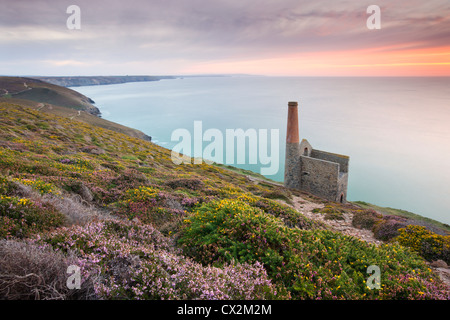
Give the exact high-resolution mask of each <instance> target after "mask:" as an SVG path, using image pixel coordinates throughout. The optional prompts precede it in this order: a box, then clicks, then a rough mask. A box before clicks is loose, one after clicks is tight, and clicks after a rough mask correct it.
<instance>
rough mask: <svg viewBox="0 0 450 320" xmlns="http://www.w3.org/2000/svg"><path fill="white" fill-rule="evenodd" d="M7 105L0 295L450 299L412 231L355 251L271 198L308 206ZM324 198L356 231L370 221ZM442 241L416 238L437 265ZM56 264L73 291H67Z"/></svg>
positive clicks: (356, 243) (31, 107)
mask: <svg viewBox="0 0 450 320" xmlns="http://www.w3.org/2000/svg"><path fill="white" fill-rule="evenodd" d="M16 102H17V101H14V100H12V99H3V100H2V101H0V195H1V196H0V238H1V239H2V240H0V296H1V297H2V298H6V299H448V298H449V292H448V288H447V287H446V286H445V285H444V284H443V283H442V282H441V281H440V279H439V277H438V276H437V275H436V274H435V273H434V272H433V271H432V269H430V268H429V265H428V264H427V261H426V260H425V258H428V259H430V257H425V258H424V256H423V255H422V253H423V251H421V249H422V247H421V245H420V241H422V238H421V235H422V234H421V233H419V232H418V230H415V229H411V228H410V229H407V228H404V229H402V231H401V232H403V233H401V232H400V233H401V234H402V235H404V234H405V232H406V233H408V235H411V234H412V235H417V237H414V239H415V240H414V241H415V242H414V243H413V244H411V243H408V242H407V241H403V242H402V241H401V240H402V239H403V240H405V238H406V240H410V239H412V238H413V237H411V236H407V237H403V238H402V237H401V236H396V237H394V238H391V239H389V241H388V242H386V243H385V244H383V245H380V246H376V245H373V244H368V243H366V242H364V241H362V240H359V239H357V238H353V237H350V236H345V235H343V234H341V233H338V232H333V231H330V230H327V228H326V227H325V226H324V225H321V224H319V223H317V222H314V221H312V220H310V219H308V218H306V217H305V216H303V215H302V214H300V213H299V212H297V211H296V210H295V209H293V208H292V207H291V206H289V205H287V204H284V203H283V202H289V200H290V198H291V197H292V194H293V193H294V194H298V195H300V194H301V196H302V197H304V198H305V199H309V200H311V201H323V200H321V199H318V198H315V197H313V196H311V195H308V194H304V193H299V192H298V191H294V190H288V189H285V188H284V187H282V186H279V185H277V184H274V183H271V182H270V181H262V180H258V179H254V178H249V177H248V176H247V175H245V174H241V173H240V172H235V171H232V170H228V169H227V168H224V167H222V166H216V165H207V164H201V165H197V164H196V165H194V164H182V165H175V164H173V162H172V161H171V154H170V151H169V150H167V149H164V148H162V147H159V146H157V145H155V144H153V143H151V142H150V141H145V140H144V139H140V138H137V137H133V136H130V135H126V134H124V133H123V132H117V131H112V130H110V129H106V128H103V127H100V126H97V125H93V124H89V123H87V122H83V121H79V120H78V119H77V118H76V117H75V118H74V117H68V116H67V115H65V114H64V113H61V114H53V113H49V112H43V111H42V109H39V107H37V106H36V104H34V103H31V102H29V103H28V105H27V103H26V102H25V101H24V100H23V101H21V103H16ZM324 202H325V203H326V204H327V208H334V209H336V210H338V212H342V211H345V210H354V211H355V216H356V213H358V214H357V216H358V217H360V218H361V217H362V218H361V219H360V220H359V223H361V224H362V223H364V222H367V221H368V220H370V219H367V217H372V216H371V214H370V212H371V211H366V210H363V209H361V208H358V207H354V206H341V205H340V204H336V203H328V202H326V201H324ZM376 219H378V220H380V219H379V217H376ZM370 221H371V222H372V223H376V221H375V220H370ZM374 221H375V222H374ZM416 231H417V233H415V232H416ZM433 237H434V234H433ZM441 237H442V238H438V237H437V235H436V237H435V239H437V240H436V241H438V240H439V241H441V240H442V241H443V242H442V243H440V242H439V243H438V242H432V241H434V240H429V239H430V238H429V237H428V238H426V239H427V241H428V242H427V244H429V245H430V246H431V247H430V248H429V249H430V250H431V251H432V250H434V251H432V252H434V253H436V254H440V256H439V257H442V258H444V259H445V257H446V256H445V254H446V252H447V253H448V251H445V250H448V247H446V246H447V245H448V242H446V241H448V236H447V238H446V236H441ZM397 238H399V239H400V240H399V241H396V240H395V239H397ZM430 241H431V242H430ZM441 245H442V246H441ZM433 246H434V247H433ZM433 248H434V249H433ZM438 250H440V251H439V252H438ZM431 251H430V252H431ZM435 257H436V255H435V256H433V257H432V258H435ZM69 266H72V267H73V266H74V267H75V269H76V270H79V271H80V272H81V283H80V287H77V286H75V288H73V287H72V288H70V287H68V286H67V276H68V274H67V270H68V269H67V268H68V267H69ZM369 266H377V267H378V268H379V269H380V271H381V278H380V279H381V283H379V286H378V284H377V283H373V282H371V278H370V274H369V273H368V267H369ZM77 268H79V269H77ZM70 270H72V269H70Z"/></svg>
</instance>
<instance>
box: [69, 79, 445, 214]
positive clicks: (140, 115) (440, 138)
mask: <svg viewBox="0 0 450 320" xmlns="http://www.w3.org/2000/svg"><path fill="white" fill-rule="evenodd" d="M72 89H73V90H76V91H78V92H80V93H82V94H84V95H86V96H88V97H89V98H91V99H93V100H94V101H95V103H96V106H97V107H98V108H99V109H100V111H101V113H102V117H103V118H104V119H107V120H110V121H114V122H117V123H120V124H123V125H126V126H129V127H132V128H136V129H139V130H141V131H143V132H144V133H146V134H148V135H150V136H152V140H153V142H155V143H156V144H158V145H161V146H163V147H165V148H168V149H172V148H174V147H175V146H176V145H177V144H178V143H179V142H178V141H172V140H171V136H172V133H173V132H174V131H175V130H177V129H186V130H187V131H189V132H191V133H192V134H193V133H194V124H195V122H199V121H200V122H201V124H202V129H203V131H205V130H208V129H218V131H220V132H222V133H223V135H224V136H225V132H226V130H227V129H228V130H229V129H243V130H255V131H256V132H260V131H259V130H261V129H266V130H267V132H268V133H270V132H276V131H277V132H278V133H279V137H278V143H275V144H269V149H270V151H271V152H272V154H278V157H279V163H278V164H277V167H278V171H277V172H276V173H275V174H271V175H266V176H267V177H268V178H270V179H273V180H275V181H279V182H282V181H283V178H284V160H285V159H284V157H285V138H286V122H287V108H288V107H287V104H288V102H289V101H297V102H298V103H299V131H300V139H307V140H308V141H309V142H310V143H311V145H312V146H313V148H315V149H319V150H323V151H328V152H332V153H338V154H344V155H348V156H349V157H350V165H349V181H348V195H347V200H349V201H365V202H369V203H373V204H375V205H379V206H384V207H392V208H397V209H403V210H407V211H411V212H414V213H417V214H420V215H422V216H425V217H428V218H431V219H435V220H438V221H441V222H444V223H450V198H449V197H448V194H449V193H450V192H449V191H450V187H449V181H450V162H449V161H448V157H449V156H450V147H449V145H450V144H449V142H450V125H449V124H450V78H449V77H411V78H406V77H266V76H229V77H228V76H227V77H183V78H179V79H173V80H160V81H152V82H133V83H125V84H115V85H100V86H87V87H73V88H72ZM259 138H260V137H259ZM268 141H270V138H269V139H268ZM207 144H208V143H207V142H205V143H204V144H203V147H205V146H206V145H207ZM244 151H245V152H246V162H245V163H244V164H237V163H236V162H234V163H226V164H230V165H233V166H236V167H239V168H243V169H248V170H252V171H254V172H257V173H260V172H261V168H262V167H267V166H266V165H264V164H262V163H260V162H258V163H256V164H250V163H249V162H250V161H249V159H250V154H249V148H248V146H246V149H245V150H244ZM275 151H276V152H275ZM227 152H228V153H229V152H230V150H227V149H226V147H224V149H223V153H224V156H225V155H226V154H227ZM194 153H195V152H194V150H192V154H194ZM194 155H195V154H194Z"/></svg>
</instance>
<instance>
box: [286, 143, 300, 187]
mask: <svg viewBox="0 0 450 320" xmlns="http://www.w3.org/2000/svg"><path fill="white" fill-rule="evenodd" d="M284 186H285V187H287V188H292V189H301V185H300V145H299V144H298V143H286V163H285V165H284Z"/></svg>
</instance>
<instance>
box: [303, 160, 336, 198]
mask: <svg viewBox="0 0 450 320" xmlns="http://www.w3.org/2000/svg"><path fill="white" fill-rule="evenodd" d="M300 163H301V168H300V171H301V172H300V179H301V189H302V190H304V191H308V192H310V193H312V194H315V195H317V196H319V197H323V198H326V199H328V200H332V201H336V198H337V197H338V195H337V192H338V176H339V164H338V163H334V162H330V161H325V160H321V159H314V158H310V157H305V156H301V157H300Z"/></svg>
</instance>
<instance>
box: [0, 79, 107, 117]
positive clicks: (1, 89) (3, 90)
mask: <svg viewBox="0 0 450 320" xmlns="http://www.w3.org/2000/svg"><path fill="white" fill-rule="evenodd" d="M0 97H4V98H10V97H12V98H15V99H23V100H30V101H35V102H39V103H44V104H45V103H47V104H51V105H56V106H62V107H67V108H70V109H75V110H81V111H86V112H88V113H90V114H93V115H97V116H99V115H100V110H98V108H97V107H95V106H94V105H93V104H92V103H94V101H92V100H91V99H89V98H88V97H86V96H84V95H82V94H81V93H79V92H76V91H74V90H71V89H68V88H63V87H60V86H58V85H54V84H51V83H48V82H44V81H41V80H38V79H34V78H25V77H0Z"/></svg>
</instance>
